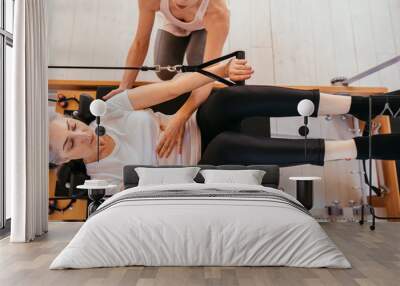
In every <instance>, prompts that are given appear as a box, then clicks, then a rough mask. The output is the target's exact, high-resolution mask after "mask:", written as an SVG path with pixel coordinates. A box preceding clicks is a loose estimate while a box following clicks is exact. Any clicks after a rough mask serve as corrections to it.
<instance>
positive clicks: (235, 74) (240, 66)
mask: <svg viewBox="0 0 400 286" xmlns="http://www.w3.org/2000/svg"><path fill="white" fill-rule="evenodd" d="M253 73H254V70H253V68H252V67H251V66H250V65H249V64H247V60H239V59H233V60H231V61H230V62H229V63H228V65H227V71H226V74H227V77H229V78H230V80H233V81H240V80H247V79H249V78H251V75H252V74H253Z"/></svg>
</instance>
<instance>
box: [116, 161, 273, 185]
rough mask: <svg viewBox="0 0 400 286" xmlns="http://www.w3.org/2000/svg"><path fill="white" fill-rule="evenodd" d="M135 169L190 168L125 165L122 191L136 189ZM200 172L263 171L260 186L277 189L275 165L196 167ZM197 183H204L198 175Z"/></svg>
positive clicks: (137, 181)
mask: <svg viewBox="0 0 400 286" xmlns="http://www.w3.org/2000/svg"><path fill="white" fill-rule="evenodd" d="M137 167H147V168H160V167H162V168H181V167H192V166H150V165H127V166H125V167H124V189H128V188H133V187H136V186H137V185H138V183H139V176H138V174H137V173H136V171H135V168H137ZM196 167H200V168H201V169H202V170H204V169H219V170H263V171H265V172H266V173H265V175H264V177H263V179H262V185H263V186H264V187H271V188H275V189H277V188H278V186H279V167H278V166H276V165H251V166H242V165H220V166H212V165H196ZM194 180H195V181H196V182H197V183H204V178H203V176H202V175H201V174H200V173H198V174H197V176H196V178H195V179H194Z"/></svg>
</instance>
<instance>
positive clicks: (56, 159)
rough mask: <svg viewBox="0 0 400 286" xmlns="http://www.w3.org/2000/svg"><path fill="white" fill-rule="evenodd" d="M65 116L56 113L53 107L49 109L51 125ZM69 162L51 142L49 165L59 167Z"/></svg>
mask: <svg viewBox="0 0 400 286" xmlns="http://www.w3.org/2000/svg"><path fill="white" fill-rule="evenodd" d="M63 117H64V116H63V115H61V114H59V113H57V112H55V110H54V109H53V108H51V107H49V108H48V122H49V126H50V124H51V123H52V122H53V121H55V120H59V119H61V118H63ZM66 162H67V161H66V160H65V159H64V158H62V157H61V155H60V153H59V152H58V151H57V150H56V148H54V146H53V145H52V144H51V142H50V141H49V163H51V164H53V165H56V166H59V165H61V164H63V163H66Z"/></svg>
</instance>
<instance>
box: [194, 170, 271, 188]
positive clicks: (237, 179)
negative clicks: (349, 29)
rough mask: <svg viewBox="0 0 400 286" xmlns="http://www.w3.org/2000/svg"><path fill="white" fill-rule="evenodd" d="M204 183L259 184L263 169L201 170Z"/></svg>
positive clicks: (263, 173)
mask: <svg viewBox="0 0 400 286" xmlns="http://www.w3.org/2000/svg"><path fill="white" fill-rule="evenodd" d="M200 174H201V175H202V176H203V177H204V183H206V184H212V183H223V184H246V185H261V183H262V179H263V177H264V175H265V171H262V170H202V171H200Z"/></svg>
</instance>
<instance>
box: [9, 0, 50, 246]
mask: <svg viewBox="0 0 400 286" xmlns="http://www.w3.org/2000/svg"><path fill="white" fill-rule="evenodd" d="M45 2H46V0H19V1H16V2H15V20H14V21H15V25H14V26H15V34H14V36H15V38H14V49H13V50H14V63H15V65H14V72H13V93H12V95H11V97H10V98H7V101H8V102H6V106H7V112H6V125H7V126H6V138H7V139H6V164H7V165H6V169H7V173H6V187H8V188H10V189H11V193H12V195H11V202H12V206H11V208H12V210H11V237H10V241H12V242H28V241H31V240H33V239H35V237H36V236H40V235H42V234H43V233H44V232H46V231H47V224H48V220H47V208H48V176H47V169H48V132H47V130H48V128H47V124H48V120H47V96H48V91H47V28H46V24H47V14H46V3H45Z"/></svg>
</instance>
